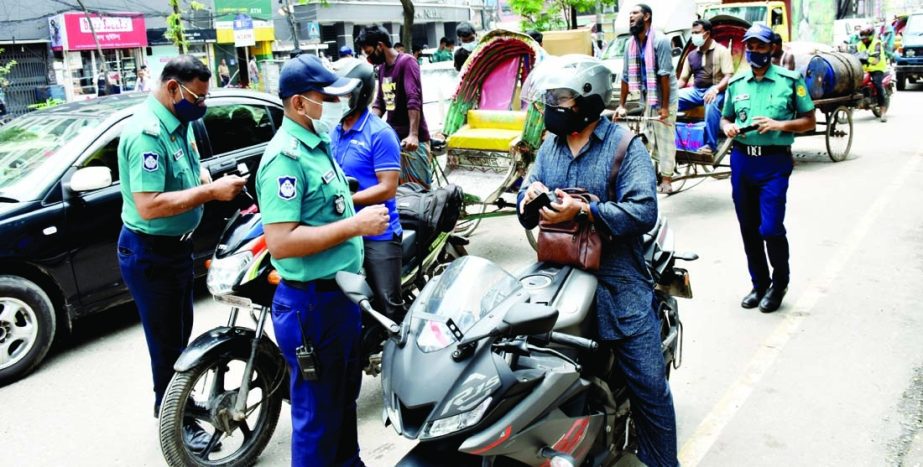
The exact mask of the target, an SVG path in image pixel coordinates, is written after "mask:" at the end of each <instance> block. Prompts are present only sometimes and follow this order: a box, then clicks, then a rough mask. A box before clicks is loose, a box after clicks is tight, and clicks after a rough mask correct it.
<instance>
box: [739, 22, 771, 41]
mask: <svg viewBox="0 0 923 467" xmlns="http://www.w3.org/2000/svg"><path fill="white" fill-rule="evenodd" d="M749 39H756V40H758V41H760V42H765V43H767V44H771V43H772V29H769V26H766V25H765V24H763V23H756V24H754V25H753V26H750V29H747V33H746V34H744V42H746V41H748V40H749Z"/></svg>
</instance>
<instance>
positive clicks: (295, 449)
mask: <svg viewBox="0 0 923 467" xmlns="http://www.w3.org/2000/svg"><path fill="white" fill-rule="evenodd" d="M359 313H360V312H359V307H358V306H356V305H355V304H354V303H352V302H351V301H349V299H348V298H346V295H344V294H343V292H341V291H339V290H335V291H320V290H317V286H316V283H315V282H311V283H308V286H307V287H306V288H298V287H293V286H290V285H288V284H286V283H285V281H283V282H282V283H281V284H279V287H278V288H277V289H276V294H275V296H274V297H273V301H272V325H273V329H274V332H275V336H276V342H277V343H278V344H279V348H280V349H282V354H283V355H285V360H286V362H288V365H289V369H290V370H291V381H290V385H291V386H290V388H291V401H292V466H296V467H302V466H312V467H313V466H357V465H358V466H361V465H363V463H362V461H361V460H360V459H359V442H358V428H357V422H356V417H357V415H356V400H357V399H358V398H359V389H360V387H361V384H362V369H361V368H360V359H359V342H360V333H361V327H362V325H361V319H360V315H359ZM299 315H300V317H301V321H299V319H298V318H299ZM302 333H304V336H305V338H307V339H308V341H310V343H311V344H312V345H313V346H314V349H315V352H317V355H318V360H319V364H318V367H319V369H320V379H319V380H318V381H305V380H304V379H302V377H301V372H300V371H299V369H298V368H299V367H298V361H297V359H296V358H295V349H297V348H298V347H299V346H301V345H302Z"/></svg>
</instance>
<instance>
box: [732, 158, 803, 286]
mask: <svg viewBox="0 0 923 467" xmlns="http://www.w3.org/2000/svg"><path fill="white" fill-rule="evenodd" d="M793 167H794V162H793V161H792V156H791V154H790V153H787V152H780V153H776V154H768V155H762V156H748V155H747V154H746V153H745V152H742V151H740V150H739V149H738V148H737V147H735V148H734V149H733V150H732V152H731V189H732V196H733V198H734V208H735V210H736V211H737V221H738V223H739V224H740V236H741V237H742V238H743V243H744V252H746V254H747V268H748V269H749V270H750V280H751V281H752V282H753V288H754V289H757V290H760V291H765V290H766V289H768V288H769V286H770V285H775V286H776V287H781V288H784V287H787V286H788V282H789V278H790V270H789V266H788V256H789V252H788V238H787V237H786V236H785V234H786V232H785V225H784V221H785V202H786V194H787V193H788V179H789V177H790V176H791V174H792V168H793ZM767 256H768V260H769V261H768V263H767ZM770 264H771V265H772V275H771V276H770V273H769V265H770Z"/></svg>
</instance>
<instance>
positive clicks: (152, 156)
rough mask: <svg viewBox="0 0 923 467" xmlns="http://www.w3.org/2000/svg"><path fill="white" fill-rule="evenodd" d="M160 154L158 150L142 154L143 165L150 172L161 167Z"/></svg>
mask: <svg viewBox="0 0 923 467" xmlns="http://www.w3.org/2000/svg"><path fill="white" fill-rule="evenodd" d="M159 158H160V155H159V154H157V153H156V152H146V153H144V154H142V155H141V166H142V167H144V170H147V171H148V172H156V171H157V169H158V168H160V159H159Z"/></svg>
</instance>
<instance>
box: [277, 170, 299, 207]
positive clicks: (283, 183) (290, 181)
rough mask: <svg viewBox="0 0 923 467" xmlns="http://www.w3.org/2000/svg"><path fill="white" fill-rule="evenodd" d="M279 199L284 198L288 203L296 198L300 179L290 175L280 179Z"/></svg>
mask: <svg viewBox="0 0 923 467" xmlns="http://www.w3.org/2000/svg"><path fill="white" fill-rule="evenodd" d="M278 180H279V198H282V199H284V200H286V201H288V200H290V199H294V198H295V193H296V192H297V190H296V189H295V187H296V186H297V184H298V179H296V178H295V177H292V176H290V175H285V176H282V177H279V179H278Z"/></svg>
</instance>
